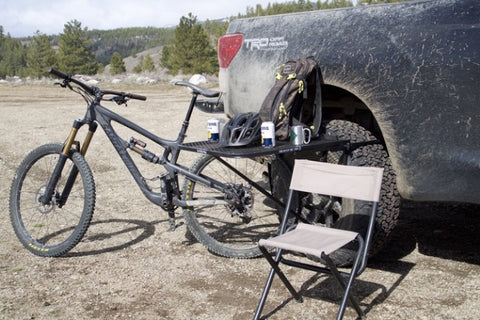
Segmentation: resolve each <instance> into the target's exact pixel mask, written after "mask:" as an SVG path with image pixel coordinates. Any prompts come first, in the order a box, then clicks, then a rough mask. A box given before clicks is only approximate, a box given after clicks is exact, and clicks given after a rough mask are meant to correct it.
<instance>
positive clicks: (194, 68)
mask: <svg viewBox="0 0 480 320" xmlns="http://www.w3.org/2000/svg"><path fill="white" fill-rule="evenodd" d="M161 61H162V65H163V66H164V67H166V68H168V69H170V73H172V74H177V73H178V72H179V71H180V70H182V71H183V72H184V73H208V74H213V73H215V72H216V71H217V70H218V62H217V58H216V53H215V50H214V49H213V47H212V46H211V44H210V40H209V37H208V34H207V33H206V32H205V30H204V29H203V27H202V25H201V24H199V23H198V22H197V18H196V17H195V16H193V15H192V14H191V13H189V14H188V17H182V18H180V24H179V25H178V27H177V28H176V29H175V38H174V40H173V44H172V45H171V46H167V47H165V48H164V49H163V51H162V60H161Z"/></svg>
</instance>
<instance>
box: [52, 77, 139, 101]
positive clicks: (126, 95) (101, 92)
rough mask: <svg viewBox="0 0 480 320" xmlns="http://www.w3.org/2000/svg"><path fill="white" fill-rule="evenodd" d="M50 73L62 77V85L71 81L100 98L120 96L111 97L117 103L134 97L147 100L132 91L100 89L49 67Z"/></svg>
mask: <svg viewBox="0 0 480 320" xmlns="http://www.w3.org/2000/svg"><path fill="white" fill-rule="evenodd" d="M50 73H51V74H53V75H55V76H57V77H59V78H61V79H63V81H64V84H63V86H66V85H68V83H69V82H73V83H75V84H76V85H78V86H79V87H81V88H82V89H83V90H85V92H87V93H88V94H90V95H92V96H97V94H99V96H100V98H102V97H103V96H104V95H114V96H117V97H120V99H118V98H117V99H116V98H113V99H112V100H113V101H115V102H117V103H118V104H122V103H125V102H126V100H128V99H135V100H142V101H145V100H147V97H145V96H142V95H139V94H134V93H128V92H120V91H113V90H100V89H99V88H97V87H93V86H89V85H87V84H85V83H83V82H82V81H79V80H77V79H75V78H73V77H72V76H71V75H68V74H65V73H63V72H61V71H58V70H56V69H53V68H52V69H50Z"/></svg>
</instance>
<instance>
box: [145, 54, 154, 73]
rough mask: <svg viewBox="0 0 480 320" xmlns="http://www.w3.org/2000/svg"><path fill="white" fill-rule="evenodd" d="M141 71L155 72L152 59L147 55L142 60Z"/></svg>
mask: <svg viewBox="0 0 480 320" xmlns="http://www.w3.org/2000/svg"><path fill="white" fill-rule="evenodd" d="M142 71H150V72H151V71H155V64H154V63H153V59H152V57H151V56H150V55H149V54H147V55H146V56H145V58H144V59H143V67H142Z"/></svg>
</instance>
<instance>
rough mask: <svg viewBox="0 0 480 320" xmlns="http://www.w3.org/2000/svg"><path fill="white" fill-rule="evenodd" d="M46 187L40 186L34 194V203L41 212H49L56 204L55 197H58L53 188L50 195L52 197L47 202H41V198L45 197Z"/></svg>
mask: <svg viewBox="0 0 480 320" xmlns="http://www.w3.org/2000/svg"><path fill="white" fill-rule="evenodd" d="M46 189H47V186H46V185H45V186H41V187H40V189H38V191H37V193H36V195H35V204H36V206H37V211H38V212H40V213H41V214H47V213H50V212H51V211H52V210H53V208H55V206H56V205H57V198H58V192H57V191H56V190H55V191H54V192H53V195H52V199H50V201H48V203H47V204H43V201H42V200H43V198H44V197H45V190H46Z"/></svg>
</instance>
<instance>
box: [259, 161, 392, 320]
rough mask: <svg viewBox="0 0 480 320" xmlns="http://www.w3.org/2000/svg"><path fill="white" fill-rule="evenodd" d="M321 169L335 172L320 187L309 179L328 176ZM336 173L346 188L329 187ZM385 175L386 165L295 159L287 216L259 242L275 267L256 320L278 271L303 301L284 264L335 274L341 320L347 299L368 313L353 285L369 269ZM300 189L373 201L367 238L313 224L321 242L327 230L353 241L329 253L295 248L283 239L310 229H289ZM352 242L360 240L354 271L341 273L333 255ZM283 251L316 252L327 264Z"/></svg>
mask: <svg viewBox="0 0 480 320" xmlns="http://www.w3.org/2000/svg"><path fill="white" fill-rule="evenodd" d="M305 167H309V168H310V169H311V170H313V171H309V170H310V169H308V168H307V171H306V173H305V172H304V173H303V177H299V176H300V175H301V171H302V170H303V168H305ZM317 169H318V170H319V171H322V170H324V169H325V170H327V171H329V170H330V169H332V170H333V171H332V172H330V173H327V174H326V175H327V179H325V181H320V180H318V181H320V182H321V183H320V184H321V185H320V186H318V185H317V186H313V187H312V186H311V185H310V184H309V183H308V181H306V180H312V179H320V178H321V177H322V176H324V173H321V172H315V171H316V170H317ZM344 171H348V172H344ZM335 174H340V175H341V179H340V180H341V181H343V182H345V184H346V185H347V188H346V189H344V190H342V189H341V190H331V188H329V183H328V178H332V177H333V175H335ZM351 174H352V175H351ZM350 175H351V177H352V179H351V180H350ZM355 175H356V176H355ZM382 176H383V168H373V167H353V166H345V165H339V164H331V163H324V162H315V161H310V160H295V166H294V170H293V173H292V182H291V185H290V189H289V193H288V198H287V204H286V207H285V213H284V215H283V219H282V223H281V225H280V228H279V232H278V235H277V236H275V237H273V238H270V239H261V240H260V241H259V248H260V250H261V252H262V253H263V256H264V257H265V258H266V260H267V261H268V263H269V264H270V266H271V267H272V268H271V270H270V273H269V275H268V278H267V281H266V284H265V287H264V289H263V292H262V295H261V298H260V301H259V304H258V306H257V309H256V311H255V315H254V319H255V320H257V319H259V318H260V316H261V313H262V311H263V307H264V305H265V302H266V299H267V296H268V293H269V291H270V287H271V285H272V282H273V278H274V276H275V274H277V275H278V277H279V278H280V279H281V280H282V282H283V283H284V284H285V286H286V287H287V289H288V291H289V292H290V293H291V295H292V296H293V298H294V299H295V300H296V301H298V302H302V301H303V299H302V297H301V295H300V294H299V293H298V292H297V291H296V290H295V289H294V287H293V286H292V284H291V283H290V281H289V280H288V279H287V277H286V275H285V274H284V273H283V271H282V270H281V269H280V264H281V263H283V264H285V265H288V266H292V267H298V268H302V269H306V270H310V271H314V272H318V273H326V274H330V275H332V276H333V277H334V279H336V280H337V282H338V283H339V285H340V287H341V288H342V290H343V291H344V294H343V297H342V301H341V303H340V307H339V311H338V313H337V320H340V319H342V318H343V315H344V313H345V309H346V306H347V301H350V303H351V304H352V306H353V308H354V309H355V311H356V312H357V314H358V315H359V317H360V318H361V317H362V316H363V315H364V314H363V311H362V309H361V307H360V304H359V302H358V300H357V299H356V298H355V297H354V296H352V295H351V293H350V289H351V287H352V284H353V282H354V280H355V278H356V277H357V276H359V275H360V274H361V273H362V272H363V271H364V270H365V268H366V265H367V260H368V250H369V247H370V242H371V238H372V235H373V230H374V225H375V213H376V211H377V206H378V201H379V198H380V190H381V181H382ZM363 178H365V179H363ZM359 179H362V180H363V181H366V184H365V185H362V186H358V185H356V184H357V182H358V181H360V180H359ZM304 182H307V183H304ZM334 185H340V184H339V183H338V181H336V182H335V183H334ZM366 187H368V188H369V190H360V191H359V192H360V194H358V192H357V191H358V189H359V188H366ZM333 189H337V188H333ZM355 189H357V190H355ZM298 191H303V192H310V193H318V194H322V195H329V196H334V197H345V198H350V199H356V200H364V201H370V202H371V203H372V208H371V211H370V218H369V223H368V228H367V233H366V237H365V240H364V239H363V237H362V235H360V234H358V233H356V232H352V231H348V230H341V229H333V228H326V227H324V226H320V225H319V226H316V225H315V226H314V225H309V226H308V228H309V229H312V232H317V231H318V237H319V238H318V240H319V241H318V243H320V242H321V240H322V238H323V239H325V238H324V235H323V234H324V231H327V233H332V232H333V234H334V235H333V236H336V235H339V236H340V237H343V236H346V237H347V238H349V239H350V240H348V239H346V240H345V239H344V240H340V243H339V244H338V245H337V246H336V247H335V248H329V249H327V252H325V250H322V248H314V250H313V252H312V250H311V249H312V248H310V249H308V248H305V247H302V248H295V247H294V249H292V246H291V243H290V242H289V240H283V239H285V238H287V237H290V238H292V237H294V236H296V237H297V238H299V237H300V238H301V237H302V236H303V234H304V232H306V231H305V230H304V229H303V228H304V226H303V225H301V224H299V226H297V228H296V229H294V230H286V229H287V222H288V221H289V216H290V214H291V213H292V212H294V211H293V210H291V209H292V208H291V207H292V203H293V200H292V199H293V198H294V197H293V196H294V193H295V192H298ZM332 191H333V192H332ZM364 191H365V192H366V193H367V194H364ZM295 232H296V233H297V234H296V235H294V234H293V233H295ZM282 241H283V242H282ZM351 241H356V242H357V243H358V249H357V254H356V256H355V259H354V261H353V265H352V268H351V270H350V272H341V271H339V270H338V269H337V267H336V265H335V263H334V262H333V261H332V259H331V258H330V257H329V254H330V253H331V252H334V251H335V250H337V249H339V248H341V247H343V246H344V245H345V244H347V243H350V242H351ZM266 247H273V248H276V253H275V256H274V257H272V254H271V252H270V251H269V250H267V249H266ZM283 251H292V252H297V253H303V254H309V255H315V256H316V257H318V258H320V259H322V260H323V261H324V263H325V265H326V266H319V265H314V264H311V263H304V262H301V261H297V260H291V259H286V258H284V257H283Z"/></svg>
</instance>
